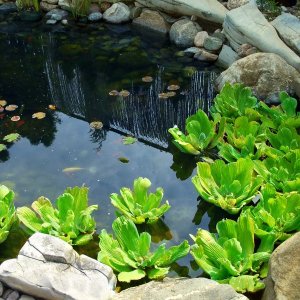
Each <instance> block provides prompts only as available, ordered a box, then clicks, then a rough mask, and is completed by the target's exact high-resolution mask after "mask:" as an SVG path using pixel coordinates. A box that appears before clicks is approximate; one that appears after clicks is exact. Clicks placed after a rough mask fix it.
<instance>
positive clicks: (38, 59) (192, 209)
mask: <svg viewBox="0 0 300 300" xmlns="http://www.w3.org/2000/svg"><path fill="white" fill-rule="evenodd" d="M21 27H22V26H21ZM21 27H20V26H19V27H18V28H17V29H16V27H13V29H14V30H7V31H10V33H7V32H6V33H5V32H2V33H0V53H1V60H0V70H1V71H0V98H1V99H5V100H6V101H7V102H8V104H16V105H18V108H17V110H16V111H13V112H3V113H1V114H0V137H1V139H2V138H3V136H5V135H6V134H9V133H12V132H18V133H19V134H20V135H21V139H20V140H18V141H17V142H16V143H14V144H11V145H10V146H9V147H8V149H7V151H3V152H1V153H0V168H1V172H0V184H5V185H7V186H8V187H10V188H12V189H13V190H14V191H15V193H16V206H17V207H19V206H23V205H30V204H31V203H32V202H33V201H34V200H35V199H36V198H37V197H38V196H41V195H44V196H46V197H48V198H49V199H51V200H52V201H54V200H55V199H56V197H57V196H58V195H59V194H61V193H62V192H63V191H64V189H65V188H66V187H68V186H75V185H79V186H81V185H83V184H84V185H86V186H88V187H89V188H90V192H89V197H90V204H98V205H99V207H100V209H99V210H98V211H97V212H96V214H95V218H96V220H97V232H98V233H99V232H100V230H101V229H102V228H106V229H107V230H109V231H111V222H112V221H113V219H114V217H115V215H114V208H113V207H112V205H111V204H110V199H109V195H110V194H111V193H113V192H119V189H120V188H121V187H123V186H128V187H131V186H132V183H133V180H134V179H135V178H137V177H139V176H142V177H148V178H149V179H150V180H151V182H152V184H153V188H156V187H159V186H161V187H163V188H164V191H165V199H168V200H169V202H170V204H171V206H172V207H171V209H170V210H169V211H168V212H167V213H166V215H165V217H164V218H163V220H162V221H161V222H160V223H159V224H157V226H154V227H150V228H148V230H149V231H150V232H151V234H152V236H153V241H154V242H156V243H159V242H166V243H167V244H168V245H169V246H170V245H173V244H177V243H179V242H180V241H182V240H184V239H188V240H189V241H190V242H191V240H190V238H189V234H190V233H191V234H195V233H196V230H197V228H199V227H202V228H209V229H210V230H212V231H214V230H215V227H214V224H215V223H216V221H217V220H219V219H220V218H222V217H224V216H225V215H224V213H223V212H221V211H220V210H219V209H218V208H215V207H212V206H210V205H209V204H207V203H205V202H203V201H200V199H199V198H198V195H197V192H196V190H195V189H194V187H193V185H192V183H191V177H192V176H193V174H195V166H196V160H195V159H194V158H193V157H190V156H185V155H182V154H180V153H179V152H178V151H177V150H176V149H175V148H174V147H172V145H171V142H170V136H169V134H168V132H167V129H168V128H170V127H172V126H173V125H174V124H177V125H178V126H179V127H181V128H182V127H183V125H184V120H185V119H186V117H187V116H189V115H191V114H193V113H195V112H196V110H197V109H198V108H202V109H204V110H206V111H207V110H208V108H209V106H210V103H211V101H212V99H213V97H214V92H213V86H212V81H213V79H214V78H215V76H216V74H217V72H218V70H216V69H214V68H213V67H207V66H205V65H201V64H196V63H195V62H193V61H192V59H190V58H189V57H186V56H182V52H179V50H178V49H176V48H174V47H173V46H171V45H170V44H169V42H168V41H167V40H164V39H161V38H157V39H156V38H154V37H152V38H149V37H146V38H145V36H144V35H143V34H139V33H137V32H134V31H132V30H131V28H130V27H122V28H120V27H117V26H108V27H105V26H104V25H98V27H94V28H92V29H80V28H79V29H78V30H71V31H69V32H65V29H64V30H57V32H47V30H46V31H43V32H42V31H41V30H40V29H39V30H38V29H35V28H31V29H30V30H26V31H24V30H21V29H20V28H21ZM3 28H4V27H2V29H3ZM11 31H13V32H11ZM144 76H152V77H153V81H152V82H150V83H145V82H143V81H142V77H144ZM170 84H177V85H179V86H180V90H179V91H178V92H177V95H176V96H175V97H172V98H169V99H159V96H158V95H159V93H161V92H164V91H166V90H167V86H168V85H170ZM122 89H126V90H128V91H129V92H130V95H129V96H128V97H120V96H117V97H114V96H109V91H111V90H118V91H120V90H122ZM49 105H55V106H56V110H51V109H49ZM35 112H45V113H46V117H45V118H44V119H41V120H38V119H32V114H33V113H35ZM13 115H19V116H20V117H21V119H20V121H18V122H12V121H11V120H10V118H11V116H13ZM92 121H101V122H103V124H104V127H103V128H102V129H101V130H94V129H91V128H90V125H89V124H90V122H92ZM126 135H131V136H134V137H136V138H138V141H137V142H136V143H135V144H132V145H124V144H123V142H122V137H124V136H126ZM120 158H121V160H122V161H123V162H122V161H120ZM122 158H126V159H127V160H128V162H127V163H125V162H124V159H122ZM70 168H73V170H72V169H70ZM25 238H26V236H25V235H24V233H22V232H21V231H20V230H16V231H15V232H13V234H11V235H10V237H9V238H8V240H7V241H6V242H5V243H4V244H2V245H1V247H0V261H1V260H4V259H7V258H9V257H14V256H15V255H16V253H17V252H18V250H19V248H20V247H21V246H22V244H23V242H24V240H25ZM97 250H98V249H97V245H96V242H95V244H93V245H91V246H90V247H88V248H87V247H85V248H82V249H79V251H81V252H85V253H88V254H89V255H91V256H93V257H95V256H96V252H97ZM173 270H174V271H175V272H177V273H179V274H181V275H190V276H198V275H200V274H201V271H200V270H198V269H197V267H196V266H195V263H193V261H192V257H191V256H187V257H186V258H184V259H182V260H181V261H179V265H174V266H173ZM172 274H175V273H174V272H173V273H172ZM172 274H171V275H172Z"/></svg>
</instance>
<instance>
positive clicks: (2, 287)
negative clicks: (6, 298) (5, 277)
mask: <svg viewBox="0 0 300 300" xmlns="http://www.w3.org/2000/svg"><path fill="white" fill-rule="evenodd" d="M3 290H4V286H3V284H2V282H0V297H1V296H2V294H3Z"/></svg>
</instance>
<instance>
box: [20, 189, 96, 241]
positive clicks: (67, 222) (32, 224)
mask: <svg viewBox="0 0 300 300" xmlns="http://www.w3.org/2000/svg"><path fill="white" fill-rule="evenodd" d="M56 205H57V208H55V207H53V206H52V203H51V202H50V200H49V199H47V198H45V197H40V198H38V199H37V200H36V201H34V202H33V203H32V205H31V207H32V209H33V211H32V210H31V209H30V208H28V207H21V208H18V209H17V215H18V217H19V219H20V221H21V222H22V223H23V224H24V225H25V226H26V227H27V228H28V230H29V231H30V232H31V233H33V232H42V233H47V234H50V235H54V236H57V237H59V238H61V239H62V240H64V241H66V242H68V243H69V244H72V245H85V244H87V243H88V242H89V241H90V240H91V239H92V238H93V234H94V232H95V227H96V222H95V220H94V219H93V218H92V217H91V213H92V212H93V211H94V210H96V209H97V208H98V205H92V206H89V207H88V188H87V187H74V188H67V189H66V190H65V192H64V193H63V194H62V195H60V196H59V197H58V198H57V200H56Z"/></svg>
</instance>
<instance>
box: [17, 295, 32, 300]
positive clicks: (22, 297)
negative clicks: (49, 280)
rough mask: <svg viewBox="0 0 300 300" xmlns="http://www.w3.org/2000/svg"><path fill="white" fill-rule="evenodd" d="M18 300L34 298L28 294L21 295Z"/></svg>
mask: <svg viewBox="0 0 300 300" xmlns="http://www.w3.org/2000/svg"><path fill="white" fill-rule="evenodd" d="M19 300H35V299H34V298H33V297H31V296H28V295H22V296H21V297H20V298H19Z"/></svg>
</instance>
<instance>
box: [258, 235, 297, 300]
mask: <svg viewBox="0 0 300 300" xmlns="http://www.w3.org/2000/svg"><path fill="white" fill-rule="evenodd" d="M299 248H300V232H298V233H296V234H295V235H293V236H292V237H291V238H289V239H288V240H287V241H285V242H284V243H282V244H281V245H280V246H279V247H278V248H277V249H276V250H275V251H274V252H273V253H272V256H271V259H270V261H269V274H268V277H267V279H266V282H265V283H266V288H265V291H264V294H263V298H262V299H263V300H299V299H300V289H299V281H300V272H299V266H300V252H299Z"/></svg>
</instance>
